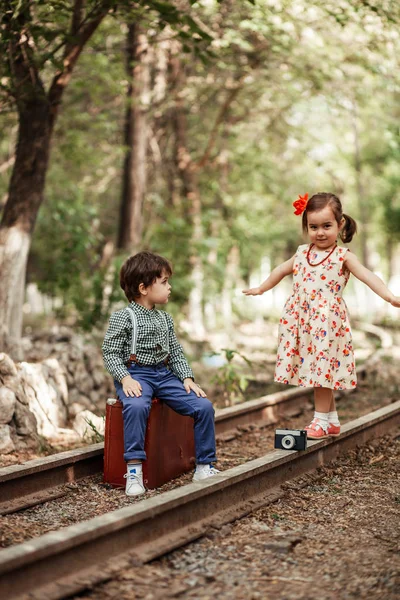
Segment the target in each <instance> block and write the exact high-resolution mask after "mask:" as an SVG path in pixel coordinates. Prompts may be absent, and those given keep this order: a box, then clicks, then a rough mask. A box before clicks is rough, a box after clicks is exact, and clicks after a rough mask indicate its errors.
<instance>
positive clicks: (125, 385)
mask: <svg viewBox="0 0 400 600" xmlns="http://www.w3.org/2000/svg"><path fill="white" fill-rule="evenodd" d="M121 385H122V389H123V390H124V392H125V395H126V396H132V398H134V397H136V398H139V396H141V395H142V386H141V385H140V383H139V382H138V381H136V379H133V378H132V377H131V376H130V375H126V377H123V378H122V379H121Z"/></svg>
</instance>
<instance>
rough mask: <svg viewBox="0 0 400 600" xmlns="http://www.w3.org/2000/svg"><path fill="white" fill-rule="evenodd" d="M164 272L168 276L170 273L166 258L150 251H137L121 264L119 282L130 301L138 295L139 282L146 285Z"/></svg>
mask: <svg viewBox="0 0 400 600" xmlns="http://www.w3.org/2000/svg"><path fill="white" fill-rule="evenodd" d="M164 273H165V274H166V275H167V276H168V277H170V276H171V275H172V267H171V264H170V263H169V261H168V260H167V259H166V258H163V257H162V256H159V255H158V254H153V253H152V252H138V254H135V255H134V256H130V257H129V258H128V259H127V260H126V261H125V262H124V264H123V265H122V267H121V271H120V273H119V283H120V285H121V288H122V289H123V290H124V293H125V296H126V297H127V298H128V300H129V302H132V300H134V298H139V297H140V292H139V285H140V284H141V283H143V285H144V286H145V287H148V286H149V285H152V284H153V283H154V282H155V281H156V279H157V277H162V276H163V274H164Z"/></svg>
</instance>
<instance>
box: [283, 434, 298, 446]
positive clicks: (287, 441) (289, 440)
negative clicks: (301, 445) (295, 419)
mask: <svg viewBox="0 0 400 600" xmlns="http://www.w3.org/2000/svg"><path fill="white" fill-rule="evenodd" d="M295 443H296V440H295V439H294V437H293V436H292V435H285V436H284V437H283V438H282V448H285V450H290V449H291V448H293V446H294V445H295Z"/></svg>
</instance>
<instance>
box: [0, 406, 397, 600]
mask: <svg viewBox="0 0 400 600" xmlns="http://www.w3.org/2000/svg"><path fill="white" fill-rule="evenodd" d="M399 425H400V401H398V402H396V403H394V404H392V405H389V406H386V407H384V408H380V409H379V410H377V411H374V412H372V413H370V414H368V415H365V416H363V417H360V418H359V419H356V420H354V421H352V422H349V423H347V424H346V425H344V427H343V429H342V434H341V435H340V437H338V438H334V439H333V438H328V439H325V440H321V441H313V442H309V446H308V448H307V449H306V450H305V451H303V452H295V451H284V450H275V451H273V452H270V453H269V454H267V455H265V456H263V457H261V458H258V459H256V460H252V461H250V462H248V463H246V464H244V465H239V466H237V467H234V468H232V469H229V470H228V471H224V472H223V473H221V474H219V475H217V476H215V477H213V478H211V479H210V480H208V481H205V482H201V483H191V484H188V485H186V486H182V487H179V488H178V489H175V490H172V491H170V492H166V493H164V494H160V495H159V496H155V497H153V498H150V499H147V500H143V501H142V502H140V503H138V504H134V505H132V506H128V507H124V508H122V509H119V510H116V511H113V512H110V513H107V514H106V515H102V516H98V517H95V518H93V519H90V520H89V521H86V522H83V523H79V524H76V525H72V526H69V527H66V528H64V529H61V530H59V531H55V532H51V533H47V534H45V535H43V536H41V537H39V538H36V539H34V540H31V541H28V542H24V543H22V544H19V545H16V546H13V547H11V548H7V549H5V550H2V551H0V589H1V590H2V597H4V598H7V600H17V599H22V598H26V599H27V598H29V599H30V600H42V599H43V598H46V600H55V599H60V598H65V597H66V596H68V595H71V594H73V593H77V592H78V591H80V590H82V589H85V588H86V587H88V586H91V585H93V584H94V583H95V582H97V581H101V580H105V579H109V578H111V577H112V575H113V572H115V570H116V565H118V567H117V568H118V569H121V568H123V566H124V565H125V564H129V561H132V560H134V561H140V562H141V563H143V562H148V561H150V560H152V559H154V558H156V557H159V556H161V555H162V554H165V553H166V552H169V551H171V550H173V549H175V548H177V547H179V546H181V545H183V544H186V543H188V542H190V541H192V540H194V539H197V538H199V537H201V536H202V535H204V534H205V533H206V532H207V530H208V529H209V528H210V527H218V528H219V527H220V526H221V525H222V524H223V523H226V522H229V521H232V520H234V519H236V518H240V517H242V516H244V515H245V514H248V513H250V512H252V511H253V510H255V509H256V508H259V507H261V506H265V505H266V504H268V503H269V502H271V501H274V500H276V499H277V498H278V497H280V496H282V495H283V494H284V491H283V490H282V489H280V486H281V484H283V483H284V482H286V481H288V480H290V479H293V478H295V477H298V476H300V475H303V474H304V473H307V472H310V471H313V470H315V469H316V468H317V467H320V466H322V465H324V464H327V463H329V462H331V461H332V460H334V459H336V458H337V457H338V456H339V455H340V454H343V453H345V452H347V451H348V450H349V449H351V448H354V447H356V446H357V445H361V444H364V443H366V442H367V441H368V440H369V439H371V438H373V437H379V436H381V435H383V434H386V433H387V432H388V431H390V430H391V429H393V428H394V427H398V426H399ZM111 559H112V560H111ZM127 561H128V562H127Z"/></svg>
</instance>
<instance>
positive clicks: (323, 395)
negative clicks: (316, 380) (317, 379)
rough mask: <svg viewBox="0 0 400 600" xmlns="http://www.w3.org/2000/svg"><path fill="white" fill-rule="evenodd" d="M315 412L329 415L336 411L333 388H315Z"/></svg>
mask: <svg viewBox="0 0 400 600" xmlns="http://www.w3.org/2000/svg"><path fill="white" fill-rule="evenodd" d="M314 402H315V410H316V412H319V413H329V412H331V411H334V410H336V408H335V399H334V397H333V390H331V388H324V387H316V388H314Z"/></svg>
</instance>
